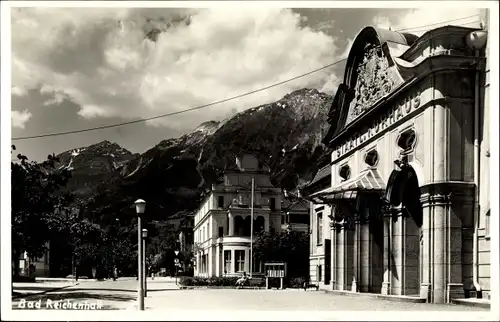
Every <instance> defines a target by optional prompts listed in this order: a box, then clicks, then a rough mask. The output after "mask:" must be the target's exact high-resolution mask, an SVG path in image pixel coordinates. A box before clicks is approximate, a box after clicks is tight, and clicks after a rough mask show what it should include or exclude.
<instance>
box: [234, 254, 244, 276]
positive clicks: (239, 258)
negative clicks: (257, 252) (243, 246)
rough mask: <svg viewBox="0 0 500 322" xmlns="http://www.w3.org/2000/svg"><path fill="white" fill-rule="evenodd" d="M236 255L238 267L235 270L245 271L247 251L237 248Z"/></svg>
mask: <svg viewBox="0 0 500 322" xmlns="http://www.w3.org/2000/svg"><path fill="white" fill-rule="evenodd" d="M234 257H236V263H235V264H236V267H235V272H237V273H238V272H244V271H245V251H244V250H235V251H234Z"/></svg>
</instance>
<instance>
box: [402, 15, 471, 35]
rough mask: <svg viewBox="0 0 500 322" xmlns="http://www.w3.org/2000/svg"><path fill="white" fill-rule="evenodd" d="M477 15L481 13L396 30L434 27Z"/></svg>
mask: <svg viewBox="0 0 500 322" xmlns="http://www.w3.org/2000/svg"><path fill="white" fill-rule="evenodd" d="M476 16H479V14H475V15H471V16H467V17H463V18H457V19H452V20H445V21H441V22H436V23H432V24H429V25H425V26H419V27H411V28H405V29H399V30H396V31H398V32H399V31H407V30H413V29H420V28H423V27H432V26H437V25H441V24H443V23H448V22H454V21H460V20H464V19H469V18H472V17H476Z"/></svg>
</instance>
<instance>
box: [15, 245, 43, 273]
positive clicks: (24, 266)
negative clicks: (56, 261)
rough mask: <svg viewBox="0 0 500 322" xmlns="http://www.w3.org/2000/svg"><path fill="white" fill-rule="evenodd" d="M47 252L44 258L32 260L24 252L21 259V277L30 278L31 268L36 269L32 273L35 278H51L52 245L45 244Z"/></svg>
mask: <svg viewBox="0 0 500 322" xmlns="http://www.w3.org/2000/svg"><path fill="white" fill-rule="evenodd" d="M45 247H46V250H45V254H44V255H42V257H38V258H30V257H29V256H28V253H26V252H24V253H23V255H22V256H21V258H20V259H19V269H20V275H24V276H29V275H30V266H32V267H33V268H34V271H33V272H32V273H33V274H34V276H35V277H50V243H48V242H47V243H46V244H45Z"/></svg>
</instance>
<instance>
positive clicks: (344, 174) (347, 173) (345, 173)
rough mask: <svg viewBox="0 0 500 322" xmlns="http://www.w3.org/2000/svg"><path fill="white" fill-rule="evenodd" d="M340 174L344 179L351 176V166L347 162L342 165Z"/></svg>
mask: <svg viewBox="0 0 500 322" xmlns="http://www.w3.org/2000/svg"><path fill="white" fill-rule="evenodd" d="M339 176H340V177H341V178H342V179H343V180H347V179H349V178H350V177H351V168H349V166H348V165H347V164H346V165H344V166H342V167H340V170H339Z"/></svg>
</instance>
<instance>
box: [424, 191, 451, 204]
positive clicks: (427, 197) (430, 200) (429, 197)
mask: <svg viewBox="0 0 500 322" xmlns="http://www.w3.org/2000/svg"><path fill="white" fill-rule="evenodd" d="M420 203H421V204H422V207H424V208H425V207H430V206H445V205H448V204H450V203H451V193H448V194H430V193H424V194H422V195H420Z"/></svg>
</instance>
